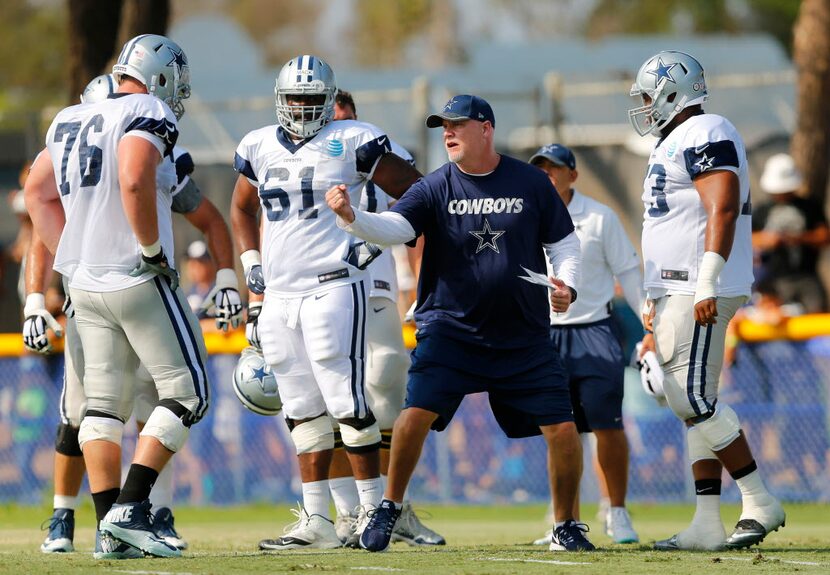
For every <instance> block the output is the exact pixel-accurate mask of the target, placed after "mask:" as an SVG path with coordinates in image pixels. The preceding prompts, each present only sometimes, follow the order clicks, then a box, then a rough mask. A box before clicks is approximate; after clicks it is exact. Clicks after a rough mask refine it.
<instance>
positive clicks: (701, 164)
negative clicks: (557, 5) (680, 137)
mask: <svg viewBox="0 0 830 575" xmlns="http://www.w3.org/2000/svg"><path fill="white" fill-rule="evenodd" d="M714 161H715V158H714V157H712V158H710V157H708V156H707V155H706V154H703V155H702V156H701V157H700V160H698V161H697V162H695V166H697V169H698V171H699V172H705V171H706V170H708V169H709V168H711V167H712V162H714Z"/></svg>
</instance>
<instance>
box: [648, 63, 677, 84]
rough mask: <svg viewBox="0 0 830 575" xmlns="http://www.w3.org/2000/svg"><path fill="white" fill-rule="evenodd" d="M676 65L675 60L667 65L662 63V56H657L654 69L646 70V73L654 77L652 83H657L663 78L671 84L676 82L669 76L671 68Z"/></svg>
mask: <svg viewBox="0 0 830 575" xmlns="http://www.w3.org/2000/svg"><path fill="white" fill-rule="evenodd" d="M675 66H677V62H674V63H672V64H669V65H668V66H667V65H665V64H663V59H662V58H657V67H656V68H655V69H654V70H648V71H647V73H648V74H652V75H653V76H654V78H655V80H654V85H655V86H656V85H658V84H659V83H660V80H663V79H665V80H666V81H668V82H671V83H672V84H676V83H677V82H675V81H674V78H672V76H671V69H672V68H674V67H675Z"/></svg>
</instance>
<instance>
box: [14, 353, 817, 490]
mask: <svg viewBox="0 0 830 575" xmlns="http://www.w3.org/2000/svg"><path fill="white" fill-rule="evenodd" d="M235 363H236V356H233V355H213V356H211V358H210V360H209V363H208V369H209V371H210V374H211V376H212V383H213V402H212V406H211V409H210V410H209V412H208V415H207V416H206V417H205V419H204V420H203V421H202V422H200V423H199V424H198V425H196V426H195V427H194V428H193V430H192V433H191V435H190V440H189V442H188V444H187V446H186V448H185V449H184V450H183V451H182V452H180V453H179V454H177V455H176V457H175V458H174V460H173V461H174V465H175V471H176V500H177V502H178V503H179V504H191V505H230V504H238V503H247V502H253V501H271V502H282V503H293V502H294V501H296V500H298V499H300V497H301V496H300V484H299V480H298V478H297V467H296V465H297V464H296V457H295V455H294V449H293V446H292V445H291V440H290V437H289V434H288V430H287V428H286V426H285V424H284V422H283V420H282V417H280V416H277V417H264V416H259V415H255V414H253V413H250V412H248V411H246V410H245V409H244V408H243V407H242V406H241V404H240V403H239V402H238V401H237V399H236V397H235V396H234V394H233V391H232V389H231V385H230V381H231V372H232V370H233V367H234V365H235ZM62 374H63V359H62V357H60V356H55V357H47V358H41V357H34V356H22V357H19V358H18V357H13V358H4V359H0V502H17V503H20V504H31V505H35V504H41V503H47V502H49V501H50V500H51V488H52V487H51V486H52V481H51V477H52V463H53V453H54V436H55V429H56V425H57V423H58V401H59V396H60V388H61V381H62ZM721 389H722V391H721V401H723V402H727V403H729V404H730V405H732V406H733V407H734V408H735V410H736V411H737V413H738V414H739V416H740V417H741V420H742V422H743V428H744V430H745V431H746V432H747V434H748V437H749V440H750V444H751V445H752V448H753V451H754V453H755V457H756V459H757V461H758V465H759V467H760V468H761V470H762V472H763V474H764V476H765V480H766V482H767V484H768V486H769V487H770V489H771V490H772V491H773V493H775V494H776V495H778V496H779V497H781V498H783V499H785V500H789V501H830V464H828V454H829V453H828V451H829V449H830V438H829V437H828V425H829V424H830V422H829V421H828V393H829V391H830V338H815V339H812V340H808V341H804V342H788V341H774V342H767V343H761V344H753V345H744V346H742V347H741V348H740V349H739V353H738V360H737V362H736V364H735V365H734V366H733V367H732V368H731V369H729V370H728V371H726V372H725V373H724V376H723V380H722V382H721ZM624 417H625V424H626V429H627V433H628V438H629V441H630V444H631V465H630V481H629V500H630V501H639V502H666V501H689V500H691V499H692V498H693V490H692V488H691V486H692V480H691V477H690V475H689V469H688V464H687V463H686V462H687V458H686V453H685V451H686V447H685V439H684V437H685V433H684V430H683V426H682V425H681V424H680V423H679V422H678V421H677V420H676V418H675V417H674V415H672V413H671V412H670V411H669V409H668V408H665V407H660V406H658V405H657V404H656V403H655V402H654V401H653V400H652V399H650V398H649V397H648V396H646V395H645V394H644V392H643V391H642V389H641V388H640V384H639V376H638V374H637V372H636V371H633V370H631V372H630V373H629V374H628V375H627V379H626V399H625V404H624ZM135 438H136V433H135V426H134V425H133V424H132V423H130V424H128V426H127V431H126V432H125V438H124V453H125V468H126V465H127V462H128V457H129V456H131V454H132V452H133V448H134V445H135ZM587 451H588V450H586V452H587ZM588 458H589V454H588V453H586V460H587V459H588ZM585 470H586V471H585V476H584V480H583V498H584V500H585V501H593V500H596V497H597V491H596V479H595V477H594V474H593V471H592V468H591V466H590V464H588V465H586V466H585ZM724 477H725V484H724V485H725V491H724V497H725V498H726V499H727V500H733V501H737V500H738V499H739V492H738V490H737V487H736V486H735V485H734V484H733V483H732V482H731V480H729V478H728V476H727V475H726V474H724ZM84 490H85V491H86V486H85V487H84ZM410 495H411V497H412V498H413V499H415V500H417V501H432V502H451V503H478V504H491V503H504V502H527V501H544V500H546V499H547V498H548V483H547V477H546V462H545V445H544V442H543V441H542V439H541V438H530V439H523V440H508V439H507V438H505V437H504V435H503V434H502V432H501V431H500V430H499V428H498V426H497V424H496V423H495V421H494V419H493V417H492V415H491V414H490V409H489V406H488V403H487V398H486V397H485V396H483V395H476V396H471V397H468V398H467V399H466V400H465V401H464V403H463V405H462V407H461V409H459V411H458V414H457V416H456V418H455V419H454V420H453V422H452V424H451V426H450V427H449V428H448V429H447V431H445V432H444V433H441V434H436V433H432V434H430V436H429V439H428V440H427V445H426V446H425V448H424V452H423V456H422V459H421V462H420V464H419V466H418V469H417V470H416V473H415V476H414V478H413V481H412V484H411V487H410Z"/></svg>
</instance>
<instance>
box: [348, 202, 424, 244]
mask: <svg viewBox="0 0 830 575" xmlns="http://www.w3.org/2000/svg"><path fill="white" fill-rule="evenodd" d="M354 216H355V218H354V221H353V222H352V223H351V224H347V223H346V222H345V221H344V220H342V219H341V218H340V217H338V218H337V225H338V226H339V227H341V228H343V229H344V230H346V231H347V232H349V233H350V234H352V235H354V236H357V237H358V238H360V239H362V240H366V241H367V242H372V243H373V244H379V245H382V246H392V245H395V244H404V243H406V242H408V241H410V240H413V239H415V229H414V228H413V227H412V224H410V223H409V220H407V219H406V218H405V217H403V216H402V215H400V214H398V213H396V212H383V213H380V214H372V213H369V212H364V211H361V210H355V212H354Z"/></svg>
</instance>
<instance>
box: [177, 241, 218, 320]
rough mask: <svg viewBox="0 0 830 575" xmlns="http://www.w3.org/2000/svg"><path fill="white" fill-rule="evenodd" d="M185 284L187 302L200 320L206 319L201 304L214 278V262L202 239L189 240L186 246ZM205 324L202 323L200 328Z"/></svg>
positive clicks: (211, 286) (205, 313)
mask: <svg viewBox="0 0 830 575" xmlns="http://www.w3.org/2000/svg"><path fill="white" fill-rule="evenodd" d="M184 277H185V281H184V283H185V285H186V286H187V291H186V292H185V293H186V294H187V303H188V304H190V309H192V310H193V313H195V314H196V317H198V318H199V321H200V322H201V321H202V320H203V319H208V317H209V316H208V315H207V312H206V311H205V309H204V307H203V304H204V303H205V298H206V297H207V295H208V294H209V293H210V290H211V289H212V288H213V282H214V281H215V280H216V264H215V263H214V261H213V258H212V257H210V253H209V252H208V246H207V244H206V243H205V242H203V241H202V240H196V241H194V242H191V243H190V245H189V246H187V259H186V260H185V264H184ZM205 327H206V326H205V325H203V326H202V328H205Z"/></svg>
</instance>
